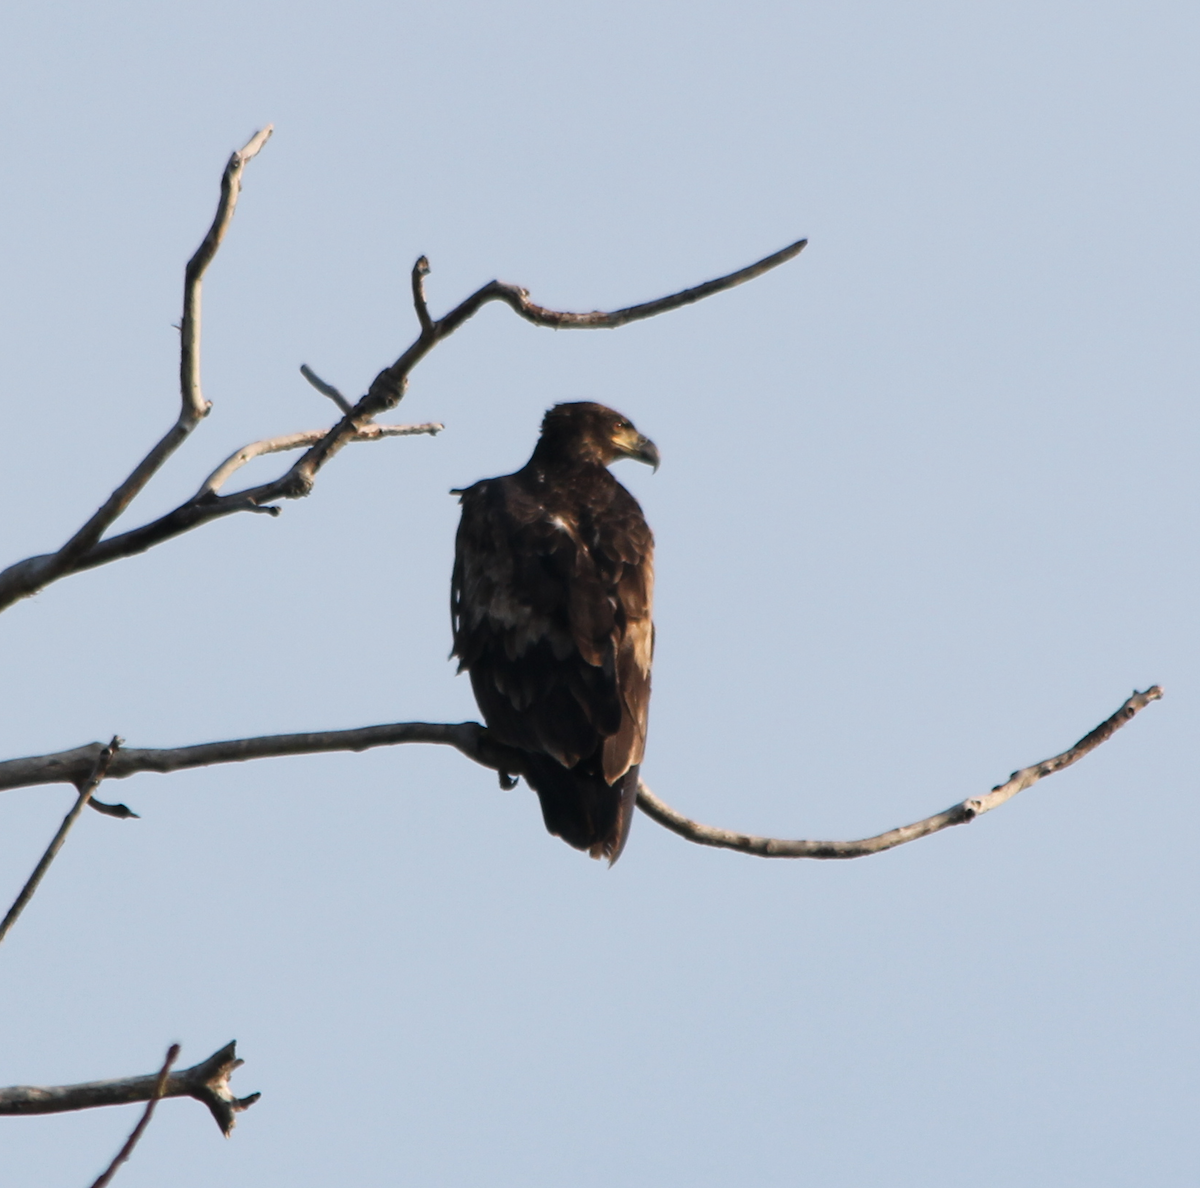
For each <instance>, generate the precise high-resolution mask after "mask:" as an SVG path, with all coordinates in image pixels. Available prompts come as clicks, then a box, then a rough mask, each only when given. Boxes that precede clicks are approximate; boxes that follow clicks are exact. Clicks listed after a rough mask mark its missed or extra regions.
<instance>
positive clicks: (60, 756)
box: [0, 685, 1163, 858]
mask: <svg viewBox="0 0 1200 1188" xmlns="http://www.w3.org/2000/svg"><path fill="white" fill-rule="evenodd" d="M1162 695H1163V691H1162V689H1161V688H1159V686H1158V685H1154V686H1153V687H1152V688H1150V689H1147V690H1146V692H1144V693H1136V692H1135V693H1134V694H1133V696H1132V697H1130V698H1129V700H1128V701H1126V702H1125V704H1124V705H1122V706H1121V708H1120V709H1119V710H1117V712H1116V713H1115V714H1113V715H1112V716H1111V717H1110V718H1106V719H1105V720H1104V721H1103V722H1101V723H1100V725H1099V726H1097V727H1096V729H1095V730H1093V731H1091V732H1090V733H1089V734H1087V735H1085V736H1084V737H1083V738H1081V739H1080V740H1079V742H1077V743H1076V744H1075V745H1074V746H1073V747H1071V748H1070V749H1069V750H1066V751H1064V752H1063V753H1062V754H1061V755H1055V756H1054V758H1052V759H1046V760H1044V761H1043V762H1041V763H1037V764H1034V766H1032V767H1025V768H1022V769H1021V770H1020V771H1017V772H1014V773H1013V775H1012V777H1011V778H1010V779H1009V780H1008V782H1007V783H1004V784H1001V785H999V786H998V787H996V788H993V789H992V790H991V792H989V793H987V794H986V795H984V796H978V797H972V798H970V799H967V800H964V801H962V802H960V803H959V804H956V805H954V806H953V807H952V808H948V809H946V810H945V812H941V813H936V814H934V816H932V817H926V818H925V819H924V820H923V821H917V822H915V823H914V824H912V825H903V826H901V827H900V828H898V829H892V830H889V831H888V832H887V833H881V834H879V835H878V836H876V837H869V838H864V839H862V840H860V841H788V840H784V839H781V838H774V837H754V836H751V835H749V834H744V833H735V832H733V831H732V830H728V829H720V828H716V827H714V826H711V825H700V824H698V823H697V822H695V821H692V820H690V819H689V818H688V817H685V816H683V815H682V814H681V813H679V812H676V810H675V809H673V808H671V807H670V806H669V805H667V804H664V803H663V802H662V801H661V800H659V799H658V797H656V796H655V795H654V794H653V793H652V792H651V791H650V789H649V788H647V787H646V786H645V784H642V785H640V787H639V789H638V807H639V808H641V810H642V811H643V812H644V813H646V815H647V816H649V817H650V818H651V819H652V820H654V821H657V822H658V824H660V825H662V826H664V827H665V828H667V829H670V830H671V831H672V832H673V833H677V834H679V836H680V837H683V838H685V839H686V840H688V841H692V842H696V843H697V844H698V845H703V846H717V847H719V848H722V849H727V850H739V851H741V852H742V853H744V854H753V855H756V856H757V857H760V858H860V857H864V856H865V855H867V854H878V853H880V852H881V851H883V850H890V849H893V848H894V847H896V846H901V845H904V844H905V843H906V842H910V841H916V840H917V839H918V838H921V837H927V836H928V835H929V834H931V833H937V832H938V831H939V830H942V829H946V828H948V827H949V826H951V825H965V824H966V823H967V822H969V821H973V820H974V819H975V818H976V817H979V816H981V815H982V814H983V813H987V812H991V810H992V809H994V808H998V807H999V806H1000V805H1002V804H1003V803H1004V802H1005V801H1007V800H1011V799H1012V797H1014V796H1015V795H1016V794H1017V793H1018V792H1021V791H1023V790H1024V789H1026V788H1028V787H1030V786H1031V785H1033V784H1035V783H1036V782H1037V781H1038V780H1040V779H1043V778H1044V777H1046V776H1048V775H1053V774H1054V773H1055V772H1056V771H1061V770H1062V769H1063V768H1064V767H1070V766H1071V764H1072V763H1077V762H1078V761H1079V760H1080V759H1082V758H1083V757H1084V755H1086V754H1088V753H1089V752H1090V751H1093V750H1095V749H1096V747H1098V746H1099V745H1100V744H1101V743H1102V742H1105V741H1106V740H1107V739H1109V738H1110V737H1111V736H1112V735H1113V734H1114V733H1115V732H1116V731H1117V730H1119V729H1120V728H1121V727H1122V726H1124V725H1125V723H1126V722H1128V721H1129V720H1130V719H1131V718H1133V717H1134V715H1135V714H1137V713H1139V712H1140V711H1141V710H1143V709H1145V708H1146V706H1147V705H1149V704H1150V703H1151V702H1152V701H1158V700H1159V698H1161V697H1162ZM402 743H432V744H435V745H440V746H450V747H454V748H455V749H456V750H457V751H459V752H460V753H461V754H463V755H465V756H466V757H467V758H468V759H471V760H473V761H474V762H475V763H478V764H480V765H481V766H483V767H488V768H491V769H492V770H493V771H498V772H500V773H502V774H505V775H510V776H512V775H521V774H522V773H523V757H522V754H521V752H520V751H514V750H512V749H510V748H508V747H505V746H503V745H502V744H500V743H498V742H497V741H496V740H495V739H494V738H492V736H491V735H490V734H489V733H488V731H487V730H485V729H484V727H482V726H481V725H480V724H479V723H478V722H458V723H439V722H397V723H394V724H392V725H387V726H364V727H361V728H359V729H356V730H327V731H319V732H314V733H309V734H274V735H263V736H260V737H257V738H240V739H230V740H228V741H225V742H213V743H201V744H199V745H197V746H191V747H171V748H164V749H157V748H153V749H152V748H145V749H134V748H126V749H123V750H122V751H121V752H120V753H119V754H118V755H117V756H116V757H115V758H114V759H113V761H112V764H111V765H110V768H109V773H108V778H109V779H125V778H126V777H127V776H131V775H136V774H138V773H139V772H147V771H153V772H159V773H167V772H172V771H185V770H187V769H189V768H195V767H210V766H212V765H214V764H220V763H243V762H246V761H247V760H250V759H269V758H279V757H282V756H285V755H316V754H322V753H327V752H331V751H366V750H369V749H371V748H372V747H388V746H397V745H399V744H402ZM99 745H100V744H99V743H91V744H90V745H88V746H82V747H76V748H75V749H74V750H71V751H60V752H58V753H57V754H53V755H37V756H32V757H30V758H28V759H9V760H8V761H7V762H4V763H0V791H5V790H7V789H9V788H26V787H33V786H35V785H39V784H57V783H68V782H73V781H74V780H76V779H77V778H79V773H80V772H81V771H86V770H88V769H89V767H90V765H91V764H92V763H94V762H95V759H96V751H97V748H98V747H99Z"/></svg>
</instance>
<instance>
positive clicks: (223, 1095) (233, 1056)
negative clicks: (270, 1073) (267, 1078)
mask: <svg viewBox="0 0 1200 1188" xmlns="http://www.w3.org/2000/svg"><path fill="white" fill-rule="evenodd" d="M244 1063H245V1062H244V1061H242V1060H239V1059H238V1058H237V1043H236V1041H231V1042H230V1043H228V1044H226V1045H225V1047H223V1048H222V1049H221V1050H220V1051H218V1052H214V1053H213V1054H212V1055H211V1056H210V1057H209V1058H208V1059H207V1060H202V1061H201V1062H200V1063H199V1064H194V1065H192V1067H191V1068H185V1069H183V1070H182V1071H181V1072H173V1073H170V1074H169V1075H168V1076H167V1079H166V1085H165V1087H164V1088H163V1090H162V1092H161V1093H160V1094H159V1096H160V1097H191V1098H194V1099H195V1100H196V1101H199V1102H203V1103H204V1104H205V1105H206V1106H207V1107H208V1110H209V1113H211V1114H212V1116H213V1118H215V1119H216V1123H217V1125H218V1126H219V1127H220V1128H221V1133H222V1134H224V1135H225V1136H226V1137H228V1136H229V1133H230V1131H232V1130H233V1127H234V1123H235V1121H236V1115H237V1114H239V1113H241V1112H242V1110H245V1109H248V1108H249V1107H250V1106H252V1105H253V1104H254V1103H255V1102H256V1101H257V1100H258V1099H259V1096H260V1094H258V1093H251V1094H250V1095H249V1097H234V1095H233V1094H232V1092H230V1089H229V1077H230V1074H232V1072H233V1071H234V1069H237V1068H240V1067H241V1066H242V1064H244ZM158 1078H159V1074H157V1073H151V1074H150V1075H149V1076H146V1077H124V1078H121V1079H118V1080H114V1081H90V1082H88V1083H87V1084H83V1085H56V1086H52V1087H42V1086H37V1085H14V1086H13V1087H12V1088H10V1089H0V1115H5V1114H10V1115H26V1114H61V1113H64V1112H66V1111H68V1110H89V1109H92V1108H93V1107H95V1106H111V1105H129V1104H130V1103H132V1102H138V1101H150V1100H151V1098H152V1097H153V1095H154V1092H155V1089H156V1087H157V1083H158Z"/></svg>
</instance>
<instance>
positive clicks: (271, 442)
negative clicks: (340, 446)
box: [194, 421, 446, 511]
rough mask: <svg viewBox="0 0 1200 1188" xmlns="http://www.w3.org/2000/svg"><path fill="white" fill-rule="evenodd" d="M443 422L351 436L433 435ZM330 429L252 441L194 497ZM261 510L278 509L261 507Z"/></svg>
mask: <svg viewBox="0 0 1200 1188" xmlns="http://www.w3.org/2000/svg"><path fill="white" fill-rule="evenodd" d="M445 427H446V426H445V425H443V424H442V423H441V422H440V421H427V422H426V423H425V424H423V425H364V426H363V427H362V428H361V429H359V430H358V432H357V433H356V434H355V435H354V436H353V437H352V438H351V439H350V440H351V441H382V440H383V439H384V438H385V437H413V436H414V435H416V434H419V433H428V434H429V435H430V436H431V437H432V436H435V435H437V434H438V433H441V431H442V430H443V429H445ZM328 432H329V430H328V429H304V430H302V431H301V432H299V433H285V434H284V435H283V436H281V437H267V438H264V439H263V440H262V441H255V442H251V443H250V445H246V446H242V448H241V449H240V450H235V451H234V452H233V453H232V454H230V455H229V457H228V458H226V459H225V461H224V462H222V463H221V465H220V466H218V467H217V469H216V470H214V471H213V472H212V474H210V475H209V476H208V478H206V479H205V480H204V482H203V483H202V484H201V486H200V490H199V491H197V492H196V494H195V496H194V499H195V500H202V499H204V498H206V497H208V496H210V495H215V494H216V493H217V492H218V491H219V490H220V489H221V488H222V487H223V486H224V485H225V483H227V482H228V481H229V479H230V477H231V476H232V475H233V474H234V473H235V472H236V471H238V470H240V469H241V468H242V467H243V466H245V465H246V463H247V462H249V461H251V459H253V458H261V457H262V456H263V455H264V454H279V453H282V452H283V451H285V450H300V449H304V448H305V447H306V446H311V445H315V444H316V443H317V442H318V441H320V440H321V439H322V438H323V437H324V436H325V434H326V433H328ZM259 510H260V511H268V510H277V509H272V508H266V507H263V508H260V509H259Z"/></svg>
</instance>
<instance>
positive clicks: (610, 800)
mask: <svg viewBox="0 0 1200 1188" xmlns="http://www.w3.org/2000/svg"><path fill="white" fill-rule="evenodd" d="M597 758H598V757H597ZM597 767H598V764H593V763H591V762H589V761H588V760H586V759H585V760H584V761H583V762H582V763H580V764H578V765H577V766H575V767H563V765H562V764H561V763H559V762H558V760H557V759H554V758H552V757H551V756H549V755H537V754H530V753H528V752H526V766H525V778H526V780H527V781H528V782H529V786H530V787H531V788H532V789H533V790H534V791H535V792H536V793H537V794H538V799H539V800H540V801H541V802H542V817H543V818H544V819H545V822H546V828H547V829H548V830H549V831H550V832H551V833H552V834H554V836H555V837H561V838H562V839H563V841H565V842H566V843H567V845H569V846H574V847H575V848H576V849H577V850H587V851H588V852H589V853H590V854H591V856H592V857H593V858H607V859H608V864H609V865H610V866H611V865H612V864H613V863H614V862H616V860H617V859H618V858H620V856H621V851H622V850H623V849H624V848H625V841H626V839H627V838H628V837H629V826H630V825H631V824H632V822H633V810H634V807H635V805H636V804H637V788H638V768H637V766H636V765H635V766H633V767H631V768H630V769H629V770H628V771H627V772H626V773H625V774H624V775H623V776H620V777H618V779H617V780H616V782H615V783H612V784H610V783H609V782H608V781H607V780H606V779H605V778H604V775H603V773H602V772H601V771H599V770H596V768H597Z"/></svg>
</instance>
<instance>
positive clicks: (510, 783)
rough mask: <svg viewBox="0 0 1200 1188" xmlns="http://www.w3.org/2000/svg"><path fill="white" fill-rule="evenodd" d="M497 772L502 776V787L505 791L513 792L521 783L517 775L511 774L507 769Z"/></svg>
mask: <svg viewBox="0 0 1200 1188" xmlns="http://www.w3.org/2000/svg"><path fill="white" fill-rule="evenodd" d="M496 774H497V775H498V776H499V777H500V789H501V791H503V792H511V791H512V790H513V789H514V788H515V787H516V786H517V784H519V783H520V780H518V779H517V777H516V776H510V775H509V774H508V772H506V771H498V772H496Z"/></svg>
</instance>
